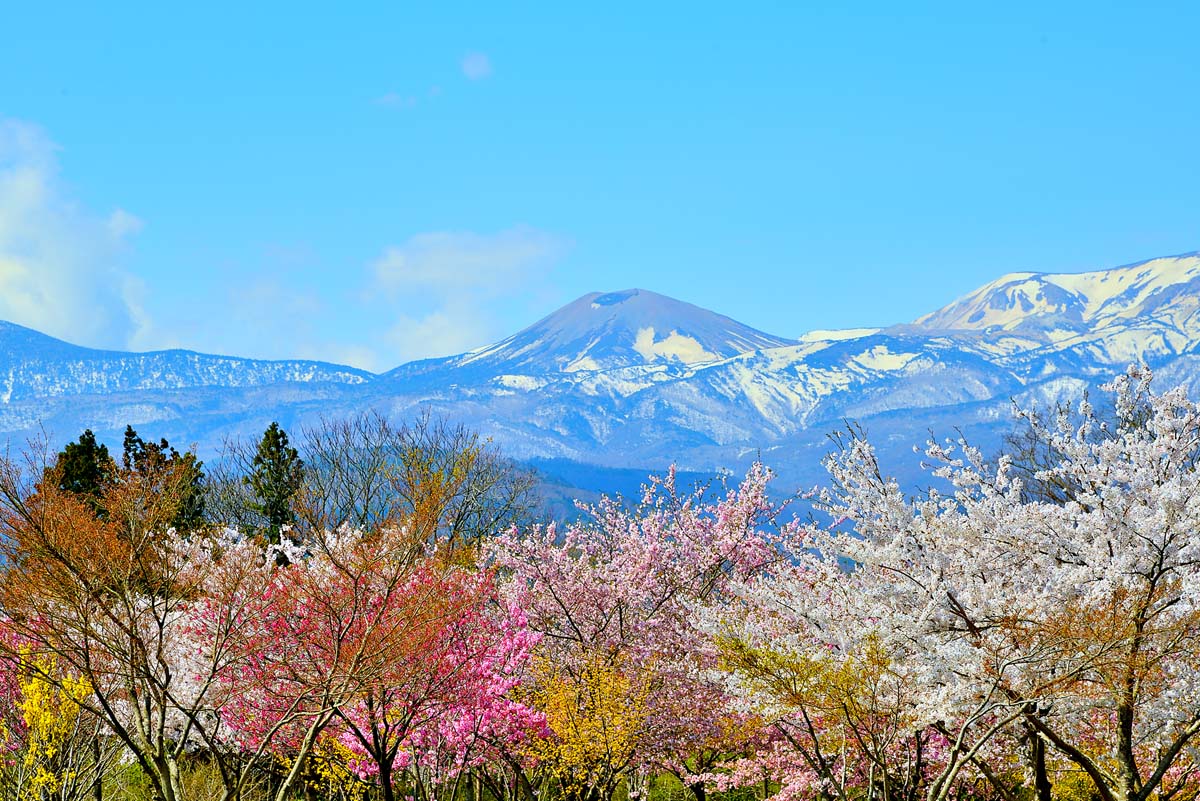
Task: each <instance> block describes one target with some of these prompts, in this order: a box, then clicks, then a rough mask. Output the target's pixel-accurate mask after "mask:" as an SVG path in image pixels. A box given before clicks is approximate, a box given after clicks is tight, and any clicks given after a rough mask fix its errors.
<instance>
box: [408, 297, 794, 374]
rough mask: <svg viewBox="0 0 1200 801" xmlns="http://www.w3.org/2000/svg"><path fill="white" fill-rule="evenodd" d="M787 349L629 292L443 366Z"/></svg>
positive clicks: (528, 368) (510, 367)
mask: <svg viewBox="0 0 1200 801" xmlns="http://www.w3.org/2000/svg"><path fill="white" fill-rule="evenodd" d="M788 344H792V343H791V340H787V339H783V338H781V337H776V336H771V335H770V334H764V333H763V332H762V331H757V330H755V329H753V328H750V327H749V326H747V325H743V324H741V323H739V322H737V321H735V320H731V319H729V318H728V317H725V316H723V315H720V314H715V313H714V312H710V311H708V310H706V309H701V308H700V307H698V306H693V305H692V304H690V303H684V302H683V301H679V300H675V299H674V298H669V297H667V296H665V295H659V294H657V293H655V292H649V291H647V290H645V289H626V290H622V291H620V292H607V293H600V292H592V293H590V294H587V295H584V296H583V297H581V298H578V299H577V300H575V301H573V302H571V303H568V304H567V305H566V306H563V307H562V308H561V309H559V310H558V311H556V312H554V313H553V314H551V315H549V316H547V317H545V318H543V319H541V320H539V321H538V322H536V323H534V324H533V325H531V326H529V327H528V328H526V329H524V330H522V331H519V332H517V333H516V334H513V335H512V336H510V337H508V338H507V339H503V340H501V341H500V342H497V343H496V344H494V345H489V346H487V347H484V348H479V349H477V350H473V351H470V352H469V353H464V354H462V355H461V356H454V357H451V358H450V359H447V360H438V361H439V362H440V363H442V364H444V365H446V366H449V367H453V368H470V369H471V370H472V371H473V372H477V373H488V374H492V375H497V374H504V373H514V374H545V373H577V372H595V371H602V370H613V369H617V368H623V367H641V366H647V365H675V366H679V365H690V364H700V363H704V362H713V361H718V360H720V359H725V358H729V357H730V356H736V355H738V354H741V353H746V352H749V351H754V350H762V349H765V348H777V347H781V346H783V345H788ZM393 373H394V374H396V375H401V376H403V375H405V374H406V373H407V371H406V370H405V367H400V368H398V370H397V371H393Z"/></svg>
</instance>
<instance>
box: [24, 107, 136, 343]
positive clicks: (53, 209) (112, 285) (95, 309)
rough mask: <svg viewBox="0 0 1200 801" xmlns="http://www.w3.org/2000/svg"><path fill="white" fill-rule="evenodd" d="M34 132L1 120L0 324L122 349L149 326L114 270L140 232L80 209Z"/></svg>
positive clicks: (129, 282)
mask: <svg viewBox="0 0 1200 801" xmlns="http://www.w3.org/2000/svg"><path fill="white" fill-rule="evenodd" d="M56 151H57V148H56V147H55V145H54V144H53V143H52V142H51V141H50V140H49V139H48V138H47V136H46V135H45V133H44V132H43V131H42V130H41V129H40V128H38V127H37V126H34V125H30V124H28V123H24V122H20V121H17V120H5V119H0V319H4V320H9V321H11V322H14V323H18V324H20V325H24V326H28V327H30V328H35V329H37V330H39V331H43V332H45V333H47V334H51V335H52V336H56V337H60V338H62V339H66V340H68V341H71V342H77V343H80V344H85V345H93V346H99V347H114V348H120V347H127V346H128V345H129V344H130V343H131V342H133V341H134V340H136V339H137V338H138V337H139V335H140V333H141V332H142V331H143V330H144V329H145V327H146V326H147V325H148V320H147V319H146V315H145V313H144V312H143V310H142V309H141V307H140V305H139V303H138V300H137V298H138V295H139V293H140V292H141V287H140V285H139V284H138V282H137V281H136V279H134V278H133V277H132V276H131V275H129V274H128V273H127V272H125V271H124V270H122V269H120V268H119V267H118V266H117V264H118V262H119V259H120V256H121V250H122V246H123V244H124V242H125V241H126V240H127V239H128V238H129V237H130V236H132V235H133V234H135V233H136V232H137V231H138V230H139V229H140V228H141V226H142V223H141V220H139V219H138V218H137V217H135V216H134V215H133V214H130V213H129V212H127V211H124V210H122V209H117V210H116V211H114V212H112V213H111V214H110V215H108V216H105V215H97V214H93V213H91V212H89V211H87V210H86V209H82V208H80V207H79V206H78V205H77V204H76V203H75V202H74V201H73V199H72V198H71V197H70V195H69V193H68V192H67V191H66V190H65V189H64V188H63V186H62V185H61V183H60V181H59V178H58V163H57V157H56Z"/></svg>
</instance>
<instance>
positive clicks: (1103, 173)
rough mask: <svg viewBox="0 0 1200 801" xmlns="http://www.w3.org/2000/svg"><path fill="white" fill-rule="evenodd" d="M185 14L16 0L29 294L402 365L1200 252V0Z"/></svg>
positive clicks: (119, 322)
mask: <svg viewBox="0 0 1200 801" xmlns="http://www.w3.org/2000/svg"><path fill="white" fill-rule="evenodd" d="M170 5H171V4H149V3H147V4H138V3H118V4H112V3H110V4H97V3H79V4H77V5H72V4H57V5H53V7H52V4H33V3H24V4H20V6H19V7H16V8H7V9H6V10H5V14H4V17H5V22H4V27H5V28H6V29H7V33H6V35H5V37H4V39H5V41H4V45H3V46H2V47H0V317H2V318H5V319H11V320H15V321H17V322H22V323H25V324H28V325H33V326H35V327H38V328H41V329H42V330H46V331H48V332H50V333H53V334H56V335H59V336H62V337H65V338H68V339H71V340H73V341H77V342H81V343H84V344H90V345H97V346H108V347H132V348H138V349H144V348H154V347H164V346H183V347H190V348H195V349H200V350H209V351H224V352H236V353H239V354H245V355H253V356H264V357H284V356H303V357H314V358H325V359H332V360H338V361H346V362H351V363H355V364H358V365H362V366H366V367H371V368H377V369H386V368H388V367H391V366H393V365H395V364H397V363H399V362H401V361H403V360H406V359H409V358H415V357H419V356H427V355H436V354H442V353H451V352H457V351H460V350H463V349H466V348H469V347H472V346H475V345H480V344H484V343H486V342H488V341H491V340H493V339H496V338H498V337H500V336H503V335H506V334H508V333H511V332H512V331H514V330H515V329H517V328H519V327H521V326H523V325H525V324H527V323H529V322H532V321H533V320H534V319H536V318H537V317H539V316H541V315H542V314H544V313H547V312H549V311H550V310H552V309H554V308H555V307H557V306H558V305H561V304H562V303H565V302H567V301H569V300H571V299H572V298H574V297H576V296H578V295H580V294H583V293H584V292H588V291H592V290H612V289H619V288H625V287H630V286H640V287H644V288H648V289H652V290H656V291H660V292H664V293H666V294H670V295H673V296H675V297H679V298H681V299H683V300H687V301H690V302H693V303H696V304H699V305H701V306H705V307H708V308H712V309H715V310H718V311H721V312H723V313H725V314H728V315H730V316H732V317H735V318H737V319H739V320H741V321H743V322H746V323H748V324H750V325H754V326H756V327H758V328H762V329H764V330H766V331H769V332H772V333H776V334H780V335H785V336H797V335H799V334H800V333H802V332H804V331H807V330H810V329H814V328H836V327H855V326H869V325H882V324H888V323H893V322H900V321H906V320H909V319H912V318H914V317H916V316H918V315H919V314H921V313H923V312H925V311H929V310H931V309H933V308H936V307H938V306H941V305H943V304H945V303H946V302H949V301H950V300H952V299H953V298H955V297H956V296H958V295H960V294H962V293H964V292H966V291H968V290H970V289H972V288H974V287H975V286H977V285H979V284H982V283H984V282H986V281H989V280H991V279H993V278H996V277H998V276H999V275H1000V274H1002V273H1004V272H1008V271H1013V270H1027V269H1032V270H1045V271H1078V270H1084V269H1090V268H1098V267H1105V266H1115V265H1118V264H1123V263H1127V262H1131V261H1135V260H1139V259H1143V258H1149V257H1153V256H1158V255H1168V254H1173V253H1179V252H1184V251H1191V250H1196V249H1200V191H1197V187H1198V186H1200V149H1198V148H1197V145H1196V142H1197V141H1200V134H1198V132H1200V103H1198V102H1197V100H1198V98H1200V59H1197V58H1196V55H1195V31H1196V30H1198V29H1200V10H1198V8H1200V7H1198V6H1197V5H1196V4H1194V3H1178V4H1155V3H1139V4H1120V5H1118V4H1105V3H1094V2H1089V3H1053V4H1050V3H1005V4H982V3H961V2H957V3H945V4H926V3H868V2H860V3H856V4H852V3H832V2H830V3H808V2H790V3H778V4H772V3H727V4H709V3H696V2H689V3H678V4H675V3H657V4H644V3H636V4H635V3H629V4H623V3H606V4H581V3H536V4H534V3H437V4H433V3H427V4H409V3H395V2H392V3H379V4H343V5H342V6H341V8H342V10H341V11H339V13H338V14H336V15H335V14H333V13H331V11H330V9H332V8H334V6H331V5H328V4H324V5H322V6H318V5H317V4H296V3H288V4H284V3H257V4H248V3H238V4H232V3H230V4H225V3H216V2H210V3H203V4H192V5H191V6H189V8H188V10H186V11H180V10H179V9H178V8H171V7H170Z"/></svg>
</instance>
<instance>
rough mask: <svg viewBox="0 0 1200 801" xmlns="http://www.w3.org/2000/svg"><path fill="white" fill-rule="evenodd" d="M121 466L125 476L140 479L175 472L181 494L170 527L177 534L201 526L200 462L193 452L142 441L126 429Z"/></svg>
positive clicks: (130, 427)
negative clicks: (178, 479)
mask: <svg viewBox="0 0 1200 801" xmlns="http://www.w3.org/2000/svg"><path fill="white" fill-rule="evenodd" d="M121 466H122V468H123V469H124V471H125V472H126V473H129V474H134V475H139V476H143V477H154V476H159V475H166V474H167V473H175V472H176V471H178V475H180V476H181V478H182V480H181V485H182V487H183V492H182V496H181V497H180V498H179V503H178V508H177V511H176V512H175V516H174V518H173V519H172V520H171V525H172V526H174V527H175V528H176V529H178V530H180V531H190V530H193V529H197V528H199V527H200V526H202V525H203V524H204V470H203V467H204V463H203V462H201V461H200V460H199V459H198V458H197V457H196V454H195V453H193V452H191V451H187V452H185V453H180V452H179V451H177V450H175V448H173V447H172V446H171V444H170V443H169V442H167V440H166V439H165V438H164V439H160V440H159V441H158V442H153V441H151V442H146V441H145V440H143V439H142V438H141V437H140V436H138V433H137V432H136V431H134V430H133V426H126V427H125V440H124V444H123V446H122V455H121Z"/></svg>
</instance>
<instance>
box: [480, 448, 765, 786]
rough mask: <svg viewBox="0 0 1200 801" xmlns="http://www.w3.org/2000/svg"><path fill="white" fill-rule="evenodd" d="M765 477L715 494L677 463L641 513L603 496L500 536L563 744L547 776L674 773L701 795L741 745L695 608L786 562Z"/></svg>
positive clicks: (549, 761)
mask: <svg viewBox="0 0 1200 801" xmlns="http://www.w3.org/2000/svg"><path fill="white" fill-rule="evenodd" d="M769 480H770V475H769V473H768V472H767V471H766V470H765V469H763V468H762V467H761V466H757V465H756V466H755V467H754V468H753V469H752V470H751V471H750V473H749V475H748V476H747V477H746V479H745V481H744V482H742V483H741V484H740V485H739V486H738V487H736V488H734V489H730V490H727V491H725V492H724V493H723V494H722V495H720V496H718V497H716V498H715V499H713V498H712V497H711V496H710V495H708V494H706V492H705V491H704V490H697V491H696V492H695V493H684V492H680V491H679V490H678V489H677V488H676V486H675V477H674V471H673V470H672V471H671V472H669V473H668V474H667V476H666V477H664V478H662V479H655V480H652V481H651V483H650V484H649V485H647V487H646V490H645V493H644V497H643V498H642V503H641V505H640V507H639V508H637V509H630V508H627V507H626V506H625V505H623V504H622V503H621V502H619V501H618V500H614V499H605V500H603V501H602V502H601V503H600V504H599V505H598V506H596V507H593V508H585V509H584V511H585V512H587V513H588V515H589V518H590V519H588V520H585V521H584V522H581V523H577V524H572V525H570V526H568V527H567V528H566V529H565V531H560V530H559V529H558V528H557V527H555V526H547V527H535V528H533V529H531V530H528V531H523V532H521V531H513V532H510V533H509V534H508V535H506V536H502V537H500V538H498V540H497V541H496V543H495V547H494V549H493V553H492V558H493V559H494V561H495V563H496V564H497V565H498V566H499V567H500V568H501V570H503V571H504V572H505V573H506V574H507V575H508V576H509V580H508V582H507V584H506V594H507V597H508V598H509V599H510V600H511V601H512V602H513V603H515V604H518V605H520V606H521V607H522V608H524V609H525V610H526V612H527V614H528V616H529V621H530V625H531V627H532V628H533V629H534V630H535V631H537V632H539V633H540V634H542V635H543V640H542V644H541V646H540V647H539V650H538V653H537V657H536V662H537V666H538V670H537V674H536V676H535V682H534V684H535V686H537V687H538V690H537V693H538V695H539V698H540V701H541V704H542V708H543V709H545V710H546V711H547V714H548V716H549V717H550V724H551V727H552V728H554V729H555V731H554V735H555V738H554V739H555V742H554V743H552V744H550V745H548V746H544V747H543V748H541V749H540V751H539V752H538V753H539V755H540V757H541V759H540V760H539V761H538V762H537V763H536V765H537V771H536V772H537V773H538V774H539V775H540V777H541V779H544V778H547V777H549V778H552V779H553V780H554V781H557V782H559V783H560V784H561V785H563V786H564V787H565V788H567V789H570V791H571V792H572V793H574V794H575V795H578V796H579V797H582V798H607V797H608V796H609V795H611V793H612V792H613V790H614V789H615V787H616V785H617V782H618V781H619V780H621V779H625V780H627V781H633V782H634V784H635V785H636V784H638V783H639V782H638V780H639V779H640V777H641V776H643V775H645V773H647V772H651V773H652V772H659V771H663V770H669V771H673V772H676V773H677V774H678V775H680V776H681V777H683V778H685V780H687V781H688V782H689V784H692V785H694V787H693V789H694V790H695V791H696V792H697V794H698V795H700V796H701V797H702V793H703V784H702V783H700V782H696V781H694V780H693V778H692V777H695V776H697V775H699V774H701V773H704V772H706V771H707V770H708V769H709V768H711V767H712V763H713V761H714V760H715V759H716V758H717V756H716V755H719V754H724V753H727V752H728V751H729V750H730V749H731V748H732V747H734V744H733V743H731V742H730V739H729V738H728V736H727V735H729V734H731V733H733V732H735V731H738V730H739V727H738V725H736V718H737V713H735V712H734V711H733V710H731V709H730V707H729V705H728V703H727V702H728V700H729V699H728V698H727V696H726V694H725V692H724V691H723V688H722V686H721V681H720V679H719V677H717V676H716V675H715V674H714V669H715V668H716V664H717V662H716V660H717V652H716V650H715V648H714V647H713V644H712V640H711V638H709V637H708V636H706V635H705V634H704V633H702V632H701V631H700V629H699V628H697V626H696V625H695V617H696V609H697V608H698V607H699V606H702V605H704V604H707V603H710V602H712V601H713V599H715V598H717V597H719V596H720V594H721V593H722V592H723V588H724V586H725V584H726V583H727V582H728V581H729V580H730V577H732V576H742V577H744V576H747V575H750V574H753V573H755V572H756V571H759V570H761V569H762V568H763V567H764V565H767V564H769V563H771V562H772V561H774V560H775V559H776V558H777V553H776V551H775V549H774V547H773V545H772V539H773V537H775V536H776V532H775V531H774V529H775V527H776V525H777V523H778V521H779V519H780V517H781V515H782V509H781V507H780V506H779V505H777V504H774V503H773V502H771V501H770V500H769V499H768V497H767V486H768V482H769ZM568 701H569V702H570V703H568ZM598 731H604V732H606V733H608V735H610V736H609V737H608V738H607V739H605V738H597V736H596V732H598ZM618 734H619V735H620V736H617V735H618ZM534 778H537V777H530V776H526V779H525V781H526V786H527V787H529V788H530V789H532V787H533V786H534V784H536V781H534ZM634 790H635V792H636V791H637V790H638V788H637V787H636V786H635V787H634Z"/></svg>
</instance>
